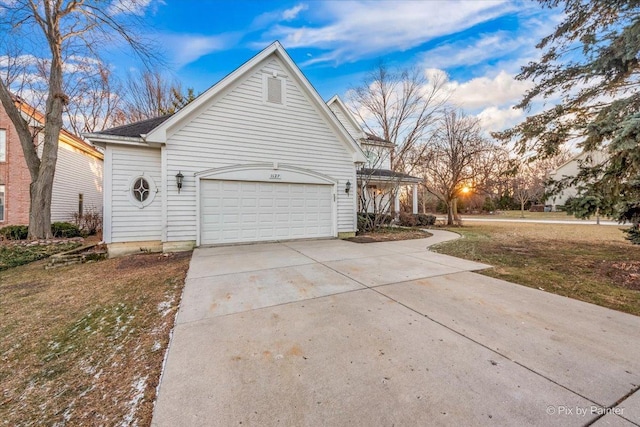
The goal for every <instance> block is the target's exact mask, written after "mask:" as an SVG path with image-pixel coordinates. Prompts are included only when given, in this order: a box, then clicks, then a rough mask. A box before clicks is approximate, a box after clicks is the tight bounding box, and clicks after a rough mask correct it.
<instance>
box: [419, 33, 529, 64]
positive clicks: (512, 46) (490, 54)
mask: <svg viewBox="0 0 640 427" xmlns="http://www.w3.org/2000/svg"><path fill="white" fill-rule="evenodd" d="M537 40H538V38H530V37H514V34H511V33H508V32H505V31H499V32H496V33H491V34H488V35H484V36H483V37H481V38H479V39H476V40H474V41H472V42H471V43H470V42H469V41H468V40H465V41H459V42H456V43H450V44H445V45H442V46H439V47H437V48H435V49H432V50H430V51H427V52H425V53H424V63H425V65H426V66H429V67H438V68H449V67H456V66H471V65H476V64H480V63H482V62H484V61H486V60H489V59H495V58H502V57H505V56H507V55H510V54H513V53H514V52H517V51H521V49H523V48H529V49H530V50H533V49H534V46H535V43H536V41H537Z"/></svg>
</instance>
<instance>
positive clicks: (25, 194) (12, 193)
mask: <svg viewBox="0 0 640 427" xmlns="http://www.w3.org/2000/svg"><path fill="white" fill-rule="evenodd" d="M0 129H5V130H6V133H7V157H6V162H0V185H4V186H5V212H4V221H3V222H0V227H4V226H5V225H15V224H28V223H29V184H30V183H31V176H30V175H29V169H27V164H26V162H25V161H24V156H23V154H22V147H21V145H20V140H19V139H18V135H17V132H16V129H15V127H14V126H13V124H12V123H11V120H10V119H9V116H7V113H6V112H5V111H4V108H3V107H2V104H0Z"/></svg>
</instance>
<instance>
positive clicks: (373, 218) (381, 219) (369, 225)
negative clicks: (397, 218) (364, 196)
mask: <svg viewBox="0 0 640 427" xmlns="http://www.w3.org/2000/svg"><path fill="white" fill-rule="evenodd" d="M392 220H393V216H391V215H390V214H381V213H373V212H359V213H358V230H359V231H361V232H363V231H373V230H375V229H376V228H380V227H383V226H387V225H389V224H391V221H392Z"/></svg>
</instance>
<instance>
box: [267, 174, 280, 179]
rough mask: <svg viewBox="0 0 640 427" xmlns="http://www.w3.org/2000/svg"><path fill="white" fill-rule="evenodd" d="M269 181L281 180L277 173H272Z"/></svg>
mask: <svg viewBox="0 0 640 427" xmlns="http://www.w3.org/2000/svg"><path fill="white" fill-rule="evenodd" d="M269 179H282V178H281V177H280V174H279V173H272V174H271V175H269Z"/></svg>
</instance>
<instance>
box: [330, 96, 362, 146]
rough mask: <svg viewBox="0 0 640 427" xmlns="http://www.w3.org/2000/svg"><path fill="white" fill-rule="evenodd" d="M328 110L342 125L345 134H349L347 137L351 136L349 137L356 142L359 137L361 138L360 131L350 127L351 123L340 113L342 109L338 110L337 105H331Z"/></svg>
mask: <svg viewBox="0 0 640 427" xmlns="http://www.w3.org/2000/svg"><path fill="white" fill-rule="evenodd" d="M330 108H331V111H333V114H335V115H336V117H337V118H338V120H339V121H340V123H342V126H344V128H345V129H346V130H347V132H349V135H351V137H352V138H353V139H355V140H356V141H357V140H358V139H360V137H361V136H362V130H361V129H356V128H354V127H353V125H351V121H350V120H348V119H347V118H346V117H345V115H344V113H343V112H342V108H340V106H338V104H337V103H333V104H331V106H330Z"/></svg>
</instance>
